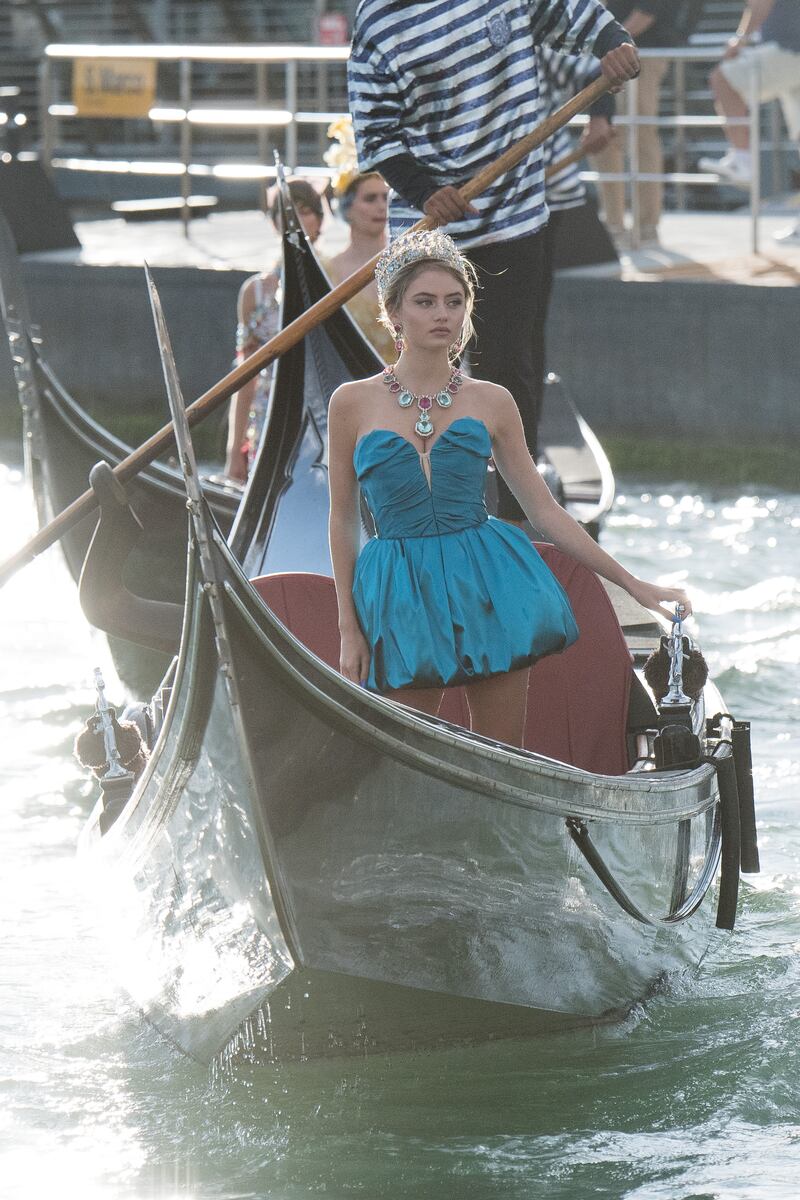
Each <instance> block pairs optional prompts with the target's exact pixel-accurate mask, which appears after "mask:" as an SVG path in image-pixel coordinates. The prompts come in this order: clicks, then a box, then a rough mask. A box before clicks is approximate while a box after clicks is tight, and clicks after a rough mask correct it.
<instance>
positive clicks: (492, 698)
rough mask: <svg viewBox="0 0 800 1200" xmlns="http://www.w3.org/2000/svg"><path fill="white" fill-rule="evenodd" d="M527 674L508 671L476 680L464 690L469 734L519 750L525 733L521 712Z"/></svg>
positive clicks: (525, 696)
mask: <svg viewBox="0 0 800 1200" xmlns="http://www.w3.org/2000/svg"><path fill="white" fill-rule="evenodd" d="M529 674H530V671H529V670H528V669H527V668H526V669H525V670H524V671H508V672H507V673H506V674H504V675H492V676H491V677H490V678H489V679H480V680H476V682H475V683H469V684H467V685H466V687H465V689H464V690H465V692H466V694H467V704H468V705H469V713H470V725H471V728H472V732H473V733H480V734H482V735H483V737H489V738H493V739H494V741H496V742H505V743H506V745H508V746H521V745H522V738H523V735H524V733H525V709H526V705H527V700H528V676H529Z"/></svg>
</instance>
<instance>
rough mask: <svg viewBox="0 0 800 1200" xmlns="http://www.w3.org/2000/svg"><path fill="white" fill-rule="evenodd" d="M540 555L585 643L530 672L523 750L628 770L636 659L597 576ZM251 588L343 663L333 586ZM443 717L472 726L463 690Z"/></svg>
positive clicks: (542, 548) (305, 638)
mask: <svg viewBox="0 0 800 1200" xmlns="http://www.w3.org/2000/svg"><path fill="white" fill-rule="evenodd" d="M537 548H538V550H539V552H540V554H541V555H542V557H543V558H544V560H545V562H546V563H547V565H548V566H549V567H550V569H551V571H552V572H553V574H554V575H555V576H556V578H557V579H558V580H559V582H560V583H561V585H562V586H563V587H564V589H565V591H566V592H567V595H568V596H569V598H570V603H571V604H572V608H573V611H574V613H575V619H576V620H577V622H578V628H579V629H580V637H579V638H578V640H577V642H575V643H574V645H572V646H570V647H569V649H567V650H565V651H564V652H563V654H554V655H551V656H550V657H548V658H544V659H542V661H541V662H539V663H537V664H536V666H535V667H534V668H533V669H532V671H531V677H530V687H529V690H528V711H527V720H526V727H525V747H526V749H528V750H535V751H536V752H537V753H539V754H546V755H547V756H548V757H550V758H556V759H558V760H559V761H561V762H566V763H571V764H572V765H573V766H576V767H583V768H584V769H585V770H587V771H594V772H597V773H598V774H603V775H621V774H624V772H625V771H627V769H628V758H627V746H626V737H625V727H626V722H627V714H628V698H629V694H630V686H631V656H630V652H629V651H628V647H627V645H626V643H625V638H624V636H623V633H622V630H621V629H620V627H619V622H618V621H617V618H616V615H615V613H614V609H613V607H612V604H611V601H610V600H609V598H608V595H607V593H606V590H605V588H604V587H603V585H602V584H601V582H600V580H599V579H598V578H597V576H596V575H595V574H594V573H593V572H592V571H589V570H587V568H586V567H583V566H581V565H580V563H577V562H575V561H574V560H573V559H571V558H570V557H569V556H568V555H566V554H562V553H561V552H560V551H559V550H556V549H555V547H554V546H547V545H539V546H538V547H537ZM252 582H253V586H254V587H255V588H256V589H257V590H258V592H259V594H260V596H261V597H262V599H263V600H264V601H265V603H266V604H267V605H268V606H269V607H270V608H271V609H272V611H273V612H274V613H275V615H276V616H277V617H278V618H279V620H281V621H282V622H283V623H284V625H286V626H287V627H288V628H289V629H291V630H292V632H293V633H294V635H295V637H297V638H298V639H299V640H300V641H301V642H303V643H304V645H306V646H308V648H309V649H310V650H311V651H313V653H314V654H316V655H317V656H318V657H319V658H321V659H322V660H323V661H324V662H326V663H328V665H329V666H331V667H334V668H337V667H338V665H339V629H338V610H337V606H336V591H335V588H334V584H333V580H332V579H330V578H328V577H327V576H323V575H311V574H300V573H297V574H286V575H262V576H260V577H259V578H258V579H254V580H253V581H252ZM439 715H440V716H442V717H444V718H445V719H446V720H448V721H452V722H453V723H454V724H456V725H467V724H468V713H467V704H466V698H465V696H464V689H463V688H450V689H448V690H447V691H446V692H445V696H444V700H443V701H442V707H441V710H440V714H439Z"/></svg>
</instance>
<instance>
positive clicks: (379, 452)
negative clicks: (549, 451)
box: [353, 417, 492, 538]
mask: <svg viewBox="0 0 800 1200" xmlns="http://www.w3.org/2000/svg"><path fill="white" fill-rule="evenodd" d="M491 452H492V443H491V439H490V437H489V431H488V430H487V428H486V426H485V425H484V423H483V421H479V420H477V419H476V418H475V417H459V418H458V419H457V420H455V421H453V422H452V424H450V425H448V427H447V428H446V429H444V430H443V431H442V432H441V433H440V434H439V435H438V437H437V438H436V441H435V442H434V443H433V445H432V446H431V448H430V450H429V451H428V454H427V456H423V455H421V454H420V453H419V451H418V450H417V449H416V447H415V446H413V445H412V444H411V442H409V441H408V440H407V439H406V438H404V437H403V436H402V434H399V433H395V432H394V430H391V429H373V430H371V431H370V432H369V433H366V434H365V435H364V437H362V438H361V439H360V440H359V442H358V445H357V446H356V449H355V454H354V456H353V461H354V465H355V469H356V475H357V476H358V481H359V483H360V484H361V487H362V489H363V491H364V495H365V496H366V498H367V504H368V505H369V508H370V512H371V513H372V515H373V517H374V519H375V526H376V528H377V531H378V536H379V537H382V538H398V537H435V536H436V535H437V534H440V533H458V532H459V531H460V530H462V529H470V528H472V527H473V526H474V525H480V524H481V523H482V522H483V521H485V520H486V519H487V516H488V514H487V512H486V504H485V502H484V489H485V486H486V467H487V464H488V461H489V457H490V455H491ZM424 458H427V461H424ZM426 467H428V468H429V470H428V471H426V469H425V468H426ZM429 477H430V478H429Z"/></svg>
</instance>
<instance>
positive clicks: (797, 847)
mask: <svg viewBox="0 0 800 1200" xmlns="http://www.w3.org/2000/svg"><path fill="white" fill-rule="evenodd" d="M620 493H621V494H620V496H619V498H618V501H617V504H616V506H615V510H614V515H613V517H612V519H611V521H610V522H609V525H608V527H607V530H606V533H605V537H604V544H605V545H606V547H607V548H608V549H610V550H611V551H612V552H614V553H616V554H618V555H619V556H621V557H622V558H623V559H624V561H625V562H626V564H627V565H628V566H629V567H631V568H632V569H633V570H634V571H636V572H638V573H640V574H650V575H651V576H657V577H660V578H662V579H664V580H666V579H669V580H674V581H681V582H683V581H686V582H687V583H688V584H689V585H690V587H691V590H692V593H693V596H694V599H695V606H696V610H697V613H698V623H699V629H700V635H701V640H702V644H703V647H704V650H705V653H706V656H707V658H708V659H709V662H710V664H711V667H712V670H713V672H714V674H715V676H716V677H717V678H718V680H719V683H720V686H721V688H722V691H723V694H724V696H725V697H726V700H727V702H728V704H729V706H730V708H731V709H732V711H734V712H735V713H737V714H739V715H741V716H743V717H746V718H749V719H751V720H752V721H753V724H754V739H755V741H754V753H755V772H756V783H757V798H758V814H759V831H760V838H761V848H762V863H763V872H762V874H761V875H760V876H757V877H750V878H748V880H747V881H746V882H745V883H744V885H743V888H742V895H741V902H740V913H739V921H738V925H737V928H736V931H735V933H733V935H731V936H727V935H726V936H720V938H719V940H718V941H716V942H715V944H714V947H713V950H712V953H711V954H710V956H709V957H708V959H707V960H706V962H705V964H704V967H703V969H702V971H701V972H700V974H699V975H698V976H697V977H693V978H680V979H676V980H674V981H672V983H671V985H670V986H669V987H668V989H667V990H666V991H665V992H664V993H663V994H661V995H659V996H658V997H657V998H655V999H653V1000H652V1001H650V1002H648V1003H647V1004H646V1005H644V1006H642V1007H640V1008H638V1009H637V1010H636V1011H634V1012H633V1013H632V1014H631V1015H630V1017H629V1018H628V1019H627V1020H625V1022H624V1023H622V1024H618V1025H613V1026H610V1027H603V1028H599V1029H595V1030H585V1031H581V1032H578V1033H572V1034H570V1035H569V1036H566V1035H564V1036H560V1037H552V1038H548V1039H546V1040H538V1041H527V1042H516V1041H515V1042H506V1043H501V1044H497V1043H495V1044H491V1045H484V1046H478V1047H475V1048H471V1049H458V1050H454V1051H446V1052H433V1053H425V1054H420V1055H413V1054H408V1055H394V1056H392V1057H381V1056H378V1057H374V1058H366V1059H363V1060H359V1061H342V1062H335V1063H334V1062H328V1063H324V1064H322V1065H320V1064H318V1063H314V1062H307V1063H298V1064H293V1065H291V1066H285V1067H267V1068H258V1069H256V1068H247V1069H244V1068H242V1069H240V1071H239V1073H238V1074H236V1075H233V1076H232V1075H231V1074H230V1073H229V1072H227V1071H226V1070H225V1069H224V1068H223V1067H220V1065H217V1067H216V1068H215V1069H212V1070H207V1069H205V1068H202V1067H200V1066H197V1065H196V1064H193V1063H191V1062H189V1061H187V1060H186V1059H184V1058H182V1057H181V1056H180V1055H178V1054H177V1052H176V1051H175V1050H173V1049H172V1048H171V1047H170V1046H169V1045H167V1044H165V1043H164V1042H163V1041H161V1040H160V1038H159V1037H158V1036H157V1035H156V1034H155V1033H154V1032H153V1031H152V1030H151V1029H150V1028H149V1027H148V1026H146V1025H145V1024H144V1023H143V1022H142V1020H141V1018H140V1017H139V1015H138V1013H137V1012H136V1011H135V1010H134V1009H133V1008H132V1006H131V1004H130V1003H129V1001H128V1000H127V998H126V996H125V995H124V994H123V993H122V992H121V991H120V990H119V989H118V987H117V985H116V983H115V980H114V978H113V976H112V974H111V972H110V967H109V962H110V954H109V951H108V948H107V946H106V945H105V944H104V943H103V942H102V941H101V940H100V935H99V933H98V932H97V930H96V924H95V913H94V911H93V910H94V908H95V907H98V906H102V897H95V898H91V897H88V898H87V896H86V895H85V893H84V890H83V889H82V886H81V882H82V881H81V879H80V878H79V872H78V868H77V865H76V860H75V844H76V840H77V837H78V834H79V831H80V829H81V826H82V823H83V821H84V820H85V818H86V816H87V813H88V811H89V808H90V804H91V795H92V793H91V788H90V786H89V785H88V784H87V782H86V780H85V779H84V778H83V776H82V774H81V773H80V772H79V770H78V769H77V767H76V765H75V763H74V762H73V760H72V758H71V744H72V739H73V737H74V735H75V733H76V731H77V729H78V728H79V726H80V724H81V722H82V719H83V718H84V716H85V715H86V713H87V710H88V708H89V706H90V704H91V702H92V696H91V691H90V683H91V670H92V667H93V666H94V665H95V662H96V661H98V654H99V648H98V644H97V643H95V642H93V641H92V639H91V637H90V635H89V633H88V632H87V629H86V627H85V624H84V622H83V620H82V618H81V614H80V612H79V610H78V606H77V600H76V597H75V590H74V586H73V585H72V583H71V581H70V580H69V579H68V577H67V574H66V571H65V569H64V567H63V565H62V563H61V561H60V559H59V557H58V556H57V554H55V553H50V554H48V555H46V556H45V557H44V558H43V559H42V560H41V561H39V562H37V563H36V564H34V565H33V566H31V567H29V568H27V569H26V570H25V571H24V572H22V573H21V574H20V575H18V576H17V577H16V579H15V580H14V581H12V583H11V584H9V585H8V586H7V587H6V588H5V589H4V590H3V591H2V592H0V640H1V646H2V648H1V650H0V655H1V656H2V678H1V679H0V713H1V714H2V729H3V738H2V742H3V748H2V756H1V759H0V762H1V763H2V765H0V897H1V903H0V919H2V923H3V937H2V940H1V941H0V998H1V1003H0V1200H45V1198H46V1200H177V1198H178V1197H181V1198H186V1200H211V1198H212V1197H213V1198H215V1200H222V1198H226V1200H234V1198H236V1200H245V1198H247V1200H251V1198H256V1197H258V1198H261V1197H264V1198H267V1197H269V1198H270V1200H296V1198H299V1197H307V1196H316V1195H321V1196H326V1197H350V1196H363V1197H369V1198H370V1200H382V1198H389V1200H400V1198H401V1197H403V1198H405V1197H409V1198H411V1197H414V1198H420V1200H428V1198H430V1200H434V1198H436V1200H462V1198H464V1200H473V1198H474V1200H484V1198H485V1200H490V1198H491V1200H493V1198H494V1197H498V1198H500V1197H502V1198H503V1200H523V1198H524V1200H539V1198H540V1197H541V1198H542V1200H545V1198H547V1200H586V1198H589V1197H591V1198H594V1197H613V1198H619V1200H701V1198H702V1200H711V1198H712V1197H713V1198H715V1200H761V1198H762V1197H763V1198H765V1200H766V1198H767V1197H769V1200H782V1198H786V1200H789V1198H791V1200H796V1197H797V1196H798V1194H800V861H799V856H800V805H798V799H800V767H799V766H798V763H799V762H800V752H799V751H800V723H799V722H800V702H799V701H798V676H799V675H800V671H798V664H799V663H800V554H799V553H798V551H799V550H800V495H793V494H789V493H785V492H773V491H768V490H764V489H760V490H758V491H757V490H756V489H753V488H744V489H738V490H733V489H727V490H724V491H711V490H699V489H698V488H697V487H696V486H694V485H685V484H681V483H674V484H670V485H659V487H658V488H657V489H656V490H653V489H652V488H650V489H648V488H646V487H645V486H643V485H642V484H640V483H637V482H636V480H634V479H624V478H623V480H622V482H621V484H620ZM0 502H1V503H2V512H3V515H4V519H3V522H2V528H0V550H2V552H3V553H4V554H5V553H7V552H8V551H10V550H11V549H14V548H16V547H17V546H18V545H19V544H20V543H21V542H22V541H23V540H24V537H25V536H26V534H27V532H28V531H29V530H30V528H31V525H32V513H31V508H30V502H29V499H28V497H27V494H26V491H25V488H24V486H23V483H22V480H21V477H20V473H19V468H18V466H16V465H15V464H13V463H11V464H10V465H7V466H0ZM110 690H111V689H110ZM112 698H116V697H113V696H112Z"/></svg>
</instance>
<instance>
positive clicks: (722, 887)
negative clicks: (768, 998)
mask: <svg viewBox="0 0 800 1200" xmlns="http://www.w3.org/2000/svg"><path fill="white" fill-rule="evenodd" d="M723 748H724V750H725V751H726V753H723V752H720V753H719V754H717V753H716V750H719V751H722V750H723ZM706 762H710V763H712V764H713V766H714V767H715V768H716V772H717V784H718V786H719V811H720V820H721V824H722V855H721V865H720V874H719V898H718V900H717V929H733V927H734V925H735V923H736V905H737V903H738V900H739V866H740V863H741V852H742V851H741V834H740V825H739V789H738V788H737V786H736V764H735V763H734V761H733V754H732V753H731V752H730V750H729V748H728V746H727V744H726V743H721V744H720V746H718V747H716V749H715V753H714V754H712V755H709V756H708V758H707V759H706Z"/></svg>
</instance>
